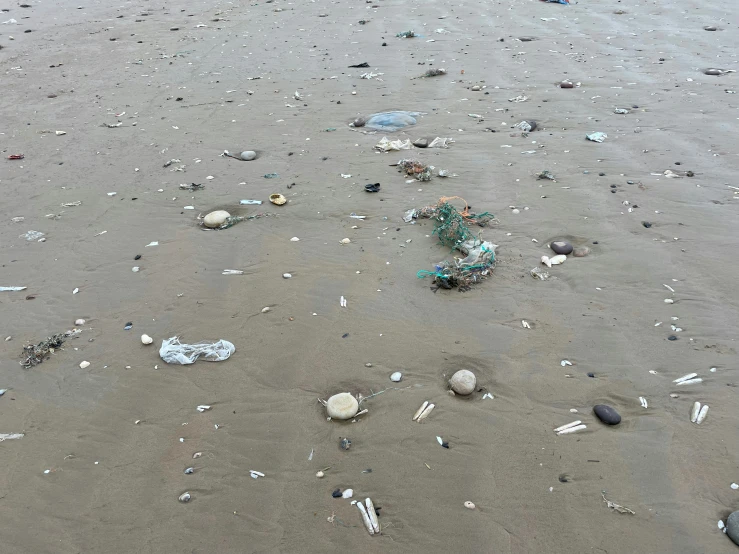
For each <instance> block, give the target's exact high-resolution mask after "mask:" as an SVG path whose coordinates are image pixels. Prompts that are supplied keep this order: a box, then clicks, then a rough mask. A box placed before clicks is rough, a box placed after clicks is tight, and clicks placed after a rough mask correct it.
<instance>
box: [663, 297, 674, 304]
mask: <svg viewBox="0 0 739 554" xmlns="http://www.w3.org/2000/svg"><path fill="white" fill-rule="evenodd" d="M674 303H675V301H674V300H673V299H672V298H665V304H674Z"/></svg>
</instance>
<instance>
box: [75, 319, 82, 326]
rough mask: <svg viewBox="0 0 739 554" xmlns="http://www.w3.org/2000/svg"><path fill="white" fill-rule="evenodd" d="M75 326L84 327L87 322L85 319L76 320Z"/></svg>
mask: <svg viewBox="0 0 739 554" xmlns="http://www.w3.org/2000/svg"><path fill="white" fill-rule="evenodd" d="M74 324H75V325H84V324H85V320H84V319H78V320H76V321H75V322H74Z"/></svg>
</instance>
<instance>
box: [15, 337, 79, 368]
mask: <svg viewBox="0 0 739 554" xmlns="http://www.w3.org/2000/svg"><path fill="white" fill-rule="evenodd" d="M68 336H69V335H68V334H67V333H59V334H56V335H52V336H51V337H48V338H46V339H44V340H42V341H41V342H40V343H38V344H29V345H28V346H24V347H23V356H24V360H23V361H22V362H21V365H22V366H23V367H24V369H30V368H32V367H34V366H37V365H38V364H40V363H42V362H43V361H44V360H45V359H46V357H47V356H48V355H49V354H53V353H54V349H56V348H59V347H60V346H61V345H62V344H64V341H65V340H67V337H68Z"/></svg>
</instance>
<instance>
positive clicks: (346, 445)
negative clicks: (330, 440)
mask: <svg viewBox="0 0 739 554" xmlns="http://www.w3.org/2000/svg"><path fill="white" fill-rule="evenodd" d="M351 447H352V441H351V439H350V438H349V437H339V448H341V449H342V450H349V449H350V448H351Z"/></svg>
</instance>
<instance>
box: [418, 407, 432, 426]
mask: <svg viewBox="0 0 739 554" xmlns="http://www.w3.org/2000/svg"><path fill="white" fill-rule="evenodd" d="M435 406H436V404H429V405H428V406H426V409H425V410H424V411H423V412H421V415H419V416H418V419H417V420H416V421H418V422H420V421H421V420H423V419H426V418H427V417H428V416H429V414H430V413H431V410H433V409H434V407H435Z"/></svg>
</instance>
